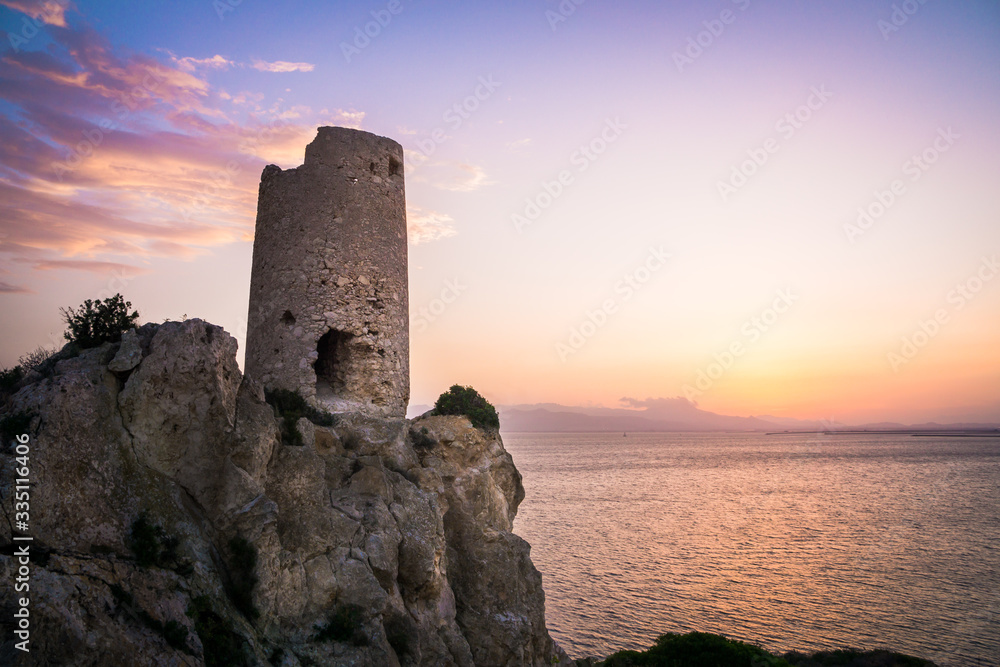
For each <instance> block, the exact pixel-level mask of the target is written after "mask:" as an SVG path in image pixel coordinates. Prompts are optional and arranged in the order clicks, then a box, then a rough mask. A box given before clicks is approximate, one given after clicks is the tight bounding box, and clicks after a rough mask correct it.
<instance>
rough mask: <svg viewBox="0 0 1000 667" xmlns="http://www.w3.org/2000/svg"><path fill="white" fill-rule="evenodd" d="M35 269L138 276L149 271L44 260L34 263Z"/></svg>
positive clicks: (103, 263) (79, 262)
mask: <svg viewBox="0 0 1000 667" xmlns="http://www.w3.org/2000/svg"><path fill="white" fill-rule="evenodd" d="M35 268H36V269H38V270H40V271H52V270H56V269H73V270H76V271H90V272H92V273H101V274H104V273H112V272H117V273H123V272H124V273H127V274H129V275H139V274H142V273H149V269H146V268H141V267H138V266H132V265H131V264H120V263H118V262H97V261H89V260H73V259H63V260H45V261H42V262H36V263H35Z"/></svg>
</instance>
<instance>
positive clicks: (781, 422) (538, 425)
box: [407, 397, 1000, 433]
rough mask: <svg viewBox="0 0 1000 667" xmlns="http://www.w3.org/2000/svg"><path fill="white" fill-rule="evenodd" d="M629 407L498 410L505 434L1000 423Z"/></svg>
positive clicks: (683, 405) (665, 401) (684, 403)
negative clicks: (850, 420) (859, 420)
mask: <svg viewBox="0 0 1000 667" xmlns="http://www.w3.org/2000/svg"><path fill="white" fill-rule="evenodd" d="M622 403H623V404H624V405H625V406H626V407H622V408H603V407H587V406H572V405H560V404H558V403H532V404H523V403H522V404H517V405H498V406H497V411H498V412H499V413H500V425H501V428H502V429H503V430H504V431H507V432H511V433H513V432H526V431H527V432H531V431H535V432H546V431H548V432H578V433H583V432H602V431H603V432H616V431H633V432H641V431H646V432H650V431H653V432H662V431H778V432H783V431H915V430H920V431H986V430H994V429H1000V423H967V422H966V423H951V424H938V423H935V422H928V423H924V424H909V425H908V424H899V423H895V422H878V423H872V424H861V425H853V424H844V423H842V422H837V421H832V420H827V419H792V418H789V417H775V416H772V415H760V416H751V417H734V416H731V415H720V414H717V413H715V412H708V411H707V410H702V409H701V408H699V407H698V406H697V405H695V404H694V403H691V402H690V401H688V400H687V399H685V398H680V397H678V398H652V399H646V400H643V401H639V400H635V399H631V398H625V399H622ZM432 407H433V406H430V405H411V406H410V408H409V410H407V416H408V417H410V418H411V419H412V418H413V417H416V416H418V415H421V414H423V413H424V412H427V411H428V410H430V409H431V408H432Z"/></svg>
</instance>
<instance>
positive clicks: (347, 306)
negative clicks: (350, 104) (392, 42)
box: [246, 127, 410, 417]
mask: <svg viewBox="0 0 1000 667" xmlns="http://www.w3.org/2000/svg"><path fill="white" fill-rule="evenodd" d="M247 320H248V324H247V352H246V372H247V374H248V375H250V376H252V377H254V378H256V379H258V380H259V381H261V382H262V383H263V384H264V386H265V387H267V388H269V389H277V388H281V389H291V390H297V391H299V392H300V393H301V394H302V396H304V397H305V398H306V399H307V400H309V402H310V403H312V404H314V405H316V406H318V407H321V408H322V409H325V410H329V411H332V412H365V413H368V414H378V415H383V416H388V417H402V416H404V415H405V412H406V405H407V403H408V401H409V396H410V363H409V306H408V296H407V257H406V204H405V193H404V186H403V149H402V147H401V146H400V145H399V144H398V143H396V142H395V141H393V140H391V139H387V138H385V137H379V136H376V135H374V134H371V133H369V132H362V131H359V130H351V129H347V128H340V127H321V128H319V133H318V135H317V136H316V139H315V140H313V142H312V143H311V144H309V146H308V147H307V148H306V158H305V163H304V164H303V165H302V166H300V167H297V168H295V169H287V170H284V171H283V170H281V169H280V168H279V167H276V166H274V165H268V166H267V167H265V168H264V171H263V173H262V174H261V182H260V193H259V198H258V204H257V228H256V235H255V237H254V246H253V270H252V274H251V278H250V310H249V314H248V318H247Z"/></svg>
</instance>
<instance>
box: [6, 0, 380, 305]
mask: <svg viewBox="0 0 1000 667" xmlns="http://www.w3.org/2000/svg"><path fill="white" fill-rule="evenodd" d="M5 4H7V6H11V3H9V2H7V3H5ZM43 30H45V32H46V33H47V38H48V39H46V40H45V41H44V42H39V45H42V44H43V43H44V45H45V49H44V50H38V51H29V50H22V51H19V52H11V51H7V52H4V53H2V55H0V96H2V97H3V99H4V100H5V102H6V104H5V105H4V108H3V109H2V110H0V257H2V258H3V260H2V261H4V262H6V261H15V262H22V263H27V264H28V265H30V266H32V267H33V268H34V269H35V270H39V271H54V270H84V271H107V270H109V269H113V268H117V267H125V268H128V270H131V271H133V272H134V271H137V270H138V271H141V269H137V268H136V267H133V266H131V265H130V264H129V262H131V261H134V260H135V258H137V257H154V256H160V257H164V256H166V257H175V258H184V259H186V258H190V257H192V256H195V255H198V254H201V253H203V252H205V249H206V248H211V247H215V246H219V245H223V244H228V243H233V242H237V241H245V240H248V239H250V238H251V237H252V234H253V223H254V218H255V211H256V195H257V185H258V181H259V177H260V172H261V170H262V169H263V167H264V165H265V164H267V163H268V162H273V163H277V164H281V165H282V166H296V165H298V164H301V162H302V159H303V147H304V146H305V145H306V144H308V143H309V142H310V141H311V140H312V139H313V137H314V136H315V131H316V127H317V126H318V125H347V126H353V127H358V126H360V124H361V122H362V121H363V119H364V113H363V112H359V111H341V110H338V109H333V110H328V109H323V110H322V111H319V112H316V111H313V110H312V109H310V108H308V107H294V108H292V109H286V108H282V107H281V106H280V104H278V103H275V104H271V105H270V106H265V105H264V102H263V97H262V96H259V95H257V94H255V93H250V92H247V93H241V94H240V96H239V97H241V98H242V101H243V102H244V103H243V104H239V103H237V102H238V101H237V100H236V99H234V98H233V97H232V96H229V95H226V94H224V93H222V92H221V91H218V90H215V89H213V88H212V86H211V85H210V84H209V83H208V82H207V80H206V79H205V78H204V77H203V76H202V72H205V71H206V70H209V69H223V68H225V67H228V66H230V65H231V62H230V61H229V60H228V59H226V58H225V57H223V56H213V57H211V58H204V59H197V58H177V57H174V56H170V57H169V59H167V58H164V59H163V60H158V59H156V58H153V57H150V56H147V55H145V54H140V53H130V52H120V51H118V50H116V49H114V48H112V46H111V45H110V43H109V42H108V41H107V39H105V38H104V37H103V36H102V35H100V34H99V33H97V32H95V31H94V30H92V29H90V28H87V27H82V28H70V27H61V26H59V25H58V24H56V23H51V24H50V25H48V26H46V27H44V28H43ZM27 290H29V287H24V286H19V285H13V284H10V283H4V287H3V288H2V289H0V293H17V292H19V291H21V292H23V291H27Z"/></svg>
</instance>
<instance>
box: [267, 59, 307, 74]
mask: <svg viewBox="0 0 1000 667" xmlns="http://www.w3.org/2000/svg"><path fill="white" fill-rule="evenodd" d="M253 68H254V69H256V70H260V71H261V72H311V71H313V70H314V69H316V66H315V65H313V64H312V63H290V62H285V61H284V60H278V61H275V62H273V63H269V62H266V61H263V60H254V62H253Z"/></svg>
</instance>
